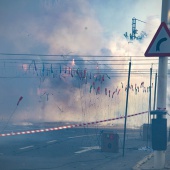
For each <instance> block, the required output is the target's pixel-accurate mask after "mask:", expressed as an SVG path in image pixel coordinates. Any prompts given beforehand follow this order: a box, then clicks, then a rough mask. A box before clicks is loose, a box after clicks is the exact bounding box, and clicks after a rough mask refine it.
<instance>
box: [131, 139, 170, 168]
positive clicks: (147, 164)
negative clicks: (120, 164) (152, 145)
mask: <svg viewBox="0 0 170 170" xmlns="http://www.w3.org/2000/svg"><path fill="white" fill-rule="evenodd" d="M132 169H133V170H153V169H154V153H151V154H149V155H148V156H146V157H144V158H143V159H142V160H141V161H139V162H138V163H137V164H136V165H135V166H134V167H133V168H132ZM168 169H169V170H170V142H169V143H168V146H167V150H166V154H165V168H163V169H161V170H168Z"/></svg>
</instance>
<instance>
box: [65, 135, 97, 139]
mask: <svg viewBox="0 0 170 170" xmlns="http://www.w3.org/2000/svg"><path fill="white" fill-rule="evenodd" d="M97 135H99V134H91V135H81V136H71V137H68V138H69V139H74V138H81V137H86V136H97Z"/></svg>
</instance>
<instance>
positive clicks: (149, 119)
mask: <svg viewBox="0 0 170 170" xmlns="http://www.w3.org/2000/svg"><path fill="white" fill-rule="evenodd" d="M151 86H152V67H151V68H150V86H149V108H148V126H147V148H149V134H150V133H149V132H150V122H151V116H150V112H151V96H152V91H151V90H152V88H151Z"/></svg>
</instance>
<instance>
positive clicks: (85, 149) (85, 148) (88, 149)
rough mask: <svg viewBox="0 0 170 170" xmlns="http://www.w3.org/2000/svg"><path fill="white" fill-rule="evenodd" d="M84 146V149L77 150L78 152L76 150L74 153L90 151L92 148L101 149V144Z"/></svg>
mask: <svg viewBox="0 0 170 170" xmlns="http://www.w3.org/2000/svg"><path fill="white" fill-rule="evenodd" d="M82 148H84V149H83V150H80V151H77V152H74V153H84V152H87V151H90V150H98V149H100V147H99V146H90V147H82Z"/></svg>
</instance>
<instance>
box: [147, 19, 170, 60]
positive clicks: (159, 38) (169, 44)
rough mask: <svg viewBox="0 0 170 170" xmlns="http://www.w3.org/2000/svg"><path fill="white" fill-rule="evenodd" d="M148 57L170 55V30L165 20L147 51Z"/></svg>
mask: <svg viewBox="0 0 170 170" xmlns="http://www.w3.org/2000/svg"><path fill="white" fill-rule="evenodd" d="M145 56H146V57H155V56H164V57H165V56H170V30H169V29H168V27H167V25H166V23H165V22H162V23H161V25H160V26H159V28H158V30H157V32H156V34H155V35H154V37H153V39H152V41H151V43H150V45H149V46H148V49H147V50H146V52H145Z"/></svg>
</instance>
